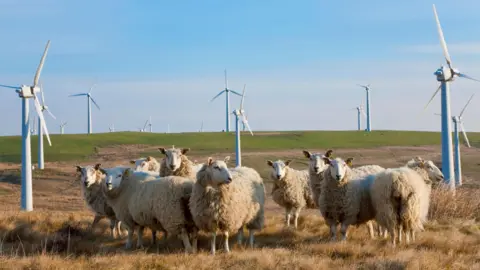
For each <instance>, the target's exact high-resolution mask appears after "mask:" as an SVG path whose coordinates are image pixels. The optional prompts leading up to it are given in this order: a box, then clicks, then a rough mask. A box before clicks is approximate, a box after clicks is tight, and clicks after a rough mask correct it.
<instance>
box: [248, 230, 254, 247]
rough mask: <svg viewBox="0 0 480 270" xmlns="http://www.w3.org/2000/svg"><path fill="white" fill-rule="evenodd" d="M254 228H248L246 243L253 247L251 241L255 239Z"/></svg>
mask: <svg viewBox="0 0 480 270" xmlns="http://www.w3.org/2000/svg"><path fill="white" fill-rule="evenodd" d="M254 232H255V231H254V230H253V229H250V230H249V236H248V244H249V245H250V248H253V242H254V240H255V234H254Z"/></svg>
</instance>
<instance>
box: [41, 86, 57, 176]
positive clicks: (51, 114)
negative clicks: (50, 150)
mask: <svg viewBox="0 0 480 270" xmlns="http://www.w3.org/2000/svg"><path fill="white" fill-rule="evenodd" d="M40 93H41V95H42V105H41V106H40V110H41V112H42V114H43V112H44V111H46V112H48V114H49V115H50V116H51V117H52V118H53V119H55V120H56V119H57V118H56V117H55V115H53V113H52V112H51V111H50V110H49V109H48V106H47V105H46V104H45V96H44V95H43V85H42V84H40ZM42 119H44V118H43V117H42V118H40V117H38V168H39V169H40V170H43V169H45V162H44V154H43V130H42V125H41V123H40V122H41V121H42Z"/></svg>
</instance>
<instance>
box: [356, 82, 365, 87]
mask: <svg viewBox="0 0 480 270" xmlns="http://www.w3.org/2000/svg"><path fill="white" fill-rule="evenodd" d="M357 85H358V86H360V87H363V88H366V87H367V86H366V85H361V84H358V83H357Z"/></svg>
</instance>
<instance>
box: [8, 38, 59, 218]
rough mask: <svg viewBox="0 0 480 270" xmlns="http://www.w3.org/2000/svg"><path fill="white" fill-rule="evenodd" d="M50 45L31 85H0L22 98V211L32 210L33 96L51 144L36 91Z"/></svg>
mask: <svg viewBox="0 0 480 270" xmlns="http://www.w3.org/2000/svg"><path fill="white" fill-rule="evenodd" d="M49 47H50V40H49V41H48V42H47V45H46V46H45V50H44V52H43V56H42V58H41V60H40V64H39V65H38V68H37V71H36V73H35V77H34V79H33V85H31V86H28V85H24V84H22V85H20V86H9V85H0V87H5V88H10V89H15V91H16V92H17V93H18V96H19V97H20V98H21V99H22V173H21V175H22V195H21V196H22V198H21V209H22V210H24V211H27V212H29V211H32V210H33V196H32V153H31V144H30V132H29V126H30V125H29V113H28V111H29V99H30V98H33V102H34V105H35V110H36V112H37V115H38V117H39V118H40V119H41V121H40V123H41V124H40V126H41V128H42V129H43V131H44V132H45V135H46V136H47V140H48V144H49V145H50V146H51V145H52V142H51V141H50V136H49V135H48V130H47V125H46V124H45V121H44V119H43V113H42V110H41V106H40V102H39V101H38V96H37V93H39V92H40V87H39V85H38V82H39V80H40V74H41V73H42V69H43V64H44V63H45V58H46V56H47V52H48V48H49Z"/></svg>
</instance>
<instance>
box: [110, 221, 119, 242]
mask: <svg viewBox="0 0 480 270" xmlns="http://www.w3.org/2000/svg"><path fill="white" fill-rule="evenodd" d="M116 225H117V221H116V220H115V219H110V236H111V237H112V239H115V238H116V236H118V231H117V230H116V229H117V226H116Z"/></svg>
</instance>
